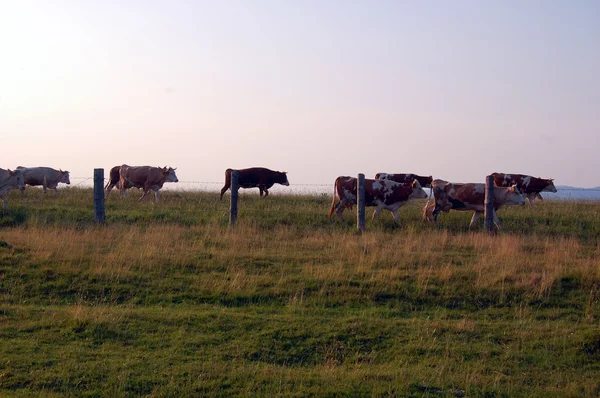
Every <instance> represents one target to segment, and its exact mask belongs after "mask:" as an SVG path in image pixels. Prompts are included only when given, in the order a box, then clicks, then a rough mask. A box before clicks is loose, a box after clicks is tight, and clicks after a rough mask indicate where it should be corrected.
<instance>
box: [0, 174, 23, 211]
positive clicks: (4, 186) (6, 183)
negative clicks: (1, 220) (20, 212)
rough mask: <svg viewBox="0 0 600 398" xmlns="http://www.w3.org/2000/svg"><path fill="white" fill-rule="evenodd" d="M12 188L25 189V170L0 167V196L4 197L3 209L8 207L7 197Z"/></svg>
mask: <svg viewBox="0 0 600 398" xmlns="http://www.w3.org/2000/svg"><path fill="white" fill-rule="evenodd" d="M11 189H20V190H24V189H25V178H24V177H23V171H21V170H18V169H17V170H15V171H12V170H10V169H9V170H4V169H0V197H1V198H2V201H3V202H4V204H3V207H2V208H3V209H6V205H7V204H8V199H6V193H7V192H8V191H10V190H11Z"/></svg>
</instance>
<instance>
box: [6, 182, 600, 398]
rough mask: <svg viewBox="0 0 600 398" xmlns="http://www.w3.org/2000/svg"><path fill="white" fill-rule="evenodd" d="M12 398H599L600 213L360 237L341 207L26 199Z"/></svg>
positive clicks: (14, 312)
mask: <svg viewBox="0 0 600 398" xmlns="http://www.w3.org/2000/svg"><path fill="white" fill-rule="evenodd" d="M8 196H9V204H8V210H7V211H6V212H4V213H2V215H1V218H0V395H1V396H18V397H20V396H23V397H25V396H48V397H51V396H65V395H66V396H91V397H95V396H97V397H101V396H145V395H149V396H155V397H163V396H169V397H172V396H227V397H230V396H249V395H251V396H279V397H300V396H302V397H304V396H367V397H369V396H432V397H433V396H435V397H437V396H449V397H451V396H470V397H474V396H490V397H492V396H511V397H512V396H544V397H546V396H556V397H558V396H560V397H565V396H573V397H575V396H577V397H579V396H598V395H600V328H599V326H598V325H599V320H600V203H585V202H558V201H555V202H552V201H546V202H544V203H539V202H536V205H535V206H534V207H533V208H528V207H505V208H502V209H501V210H500V211H499V213H498V215H499V217H500V219H501V221H502V224H503V230H502V231H501V232H500V233H499V234H498V235H497V236H495V237H490V236H488V235H487V233H485V232H484V228H483V221H482V220H480V221H481V222H480V224H479V227H478V228H477V229H475V230H474V231H472V232H469V231H468V230H467V226H468V224H469V220H470V217H471V213H465V212H453V213H449V214H445V213H442V214H441V215H440V222H439V225H438V227H437V228H436V227H435V226H433V225H431V224H425V223H422V222H421V212H422V208H423V205H424V203H425V201H418V202H416V203H409V204H408V205H406V206H405V207H403V208H401V209H400V211H399V215H400V219H401V222H402V226H401V227H398V226H396V225H394V222H393V220H392V218H391V216H390V215H389V213H388V212H385V211H384V212H382V214H380V216H379V218H377V219H375V220H371V219H370V216H371V214H372V211H373V210H372V208H368V209H367V223H366V227H367V231H366V232H365V233H364V234H362V235H360V234H358V233H357V232H356V220H355V218H356V213H355V212H344V222H340V221H339V220H337V219H336V218H335V217H334V218H332V219H331V220H329V219H328V218H327V214H328V211H329V208H330V206H331V196H330V195H328V196H324V195H320V196H293V195H290V196H284V195H281V194H280V193H277V194H272V195H270V196H269V197H268V198H267V199H259V198H258V193H257V190H256V189H254V190H245V191H240V201H239V214H238V220H237V225H236V226H235V228H230V227H229V225H228V217H229V215H228V209H229V202H228V199H229V196H228V195H226V197H225V199H226V200H223V201H222V202H220V201H219V193H217V192H214V193H213V192H180V191H164V192H163V193H162V195H161V200H162V201H161V202H159V203H153V201H151V200H145V201H142V202H137V197H138V196H139V195H136V192H131V193H129V195H128V197H127V199H125V200H120V199H119V198H118V195H117V194H116V193H113V195H112V196H111V197H110V198H109V199H108V200H107V201H106V221H107V223H106V225H104V226H98V225H96V224H94V222H93V208H92V204H93V201H92V189H87V188H86V189H84V188H61V189H59V191H58V194H57V195H53V194H47V195H44V194H43V193H42V192H41V190H39V189H27V191H26V194H25V195H21V193H20V192H15V191H11V192H10V194H9V195H8Z"/></svg>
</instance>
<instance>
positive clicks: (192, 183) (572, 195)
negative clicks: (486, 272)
mask: <svg viewBox="0 0 600 398" xmlns="http://www.w3.org/2000/svg"><path fill="white" fill-rule="evenodd" d="M104 181H105V183H106V181H107V180H106V177H105V179H104ZM223 185H224V182H223V181H200V180H180V181H179V182H178V183H166V184H165V185H164V187H163V189H165V190H176V191H208V192H219V191H220V190H221V188H222V187H223ZM71 186H72V187H81V188H91V187H93V186H94V177H71ZM557 190H558V192H556V193H552V192H542V196H543V197H544V199H588V200H598V201H600V187H596V188H576V187H558V188H557ZM269 191H270V192H273V193H276V192H282V193H287V194H298V195H307V194H314V195H331V194H333V183H331V184H291V185H290V186H289V187H284V186H280V185H277V184H275V185H274V186H273V187H272V188H270V189H269Z"/></svg>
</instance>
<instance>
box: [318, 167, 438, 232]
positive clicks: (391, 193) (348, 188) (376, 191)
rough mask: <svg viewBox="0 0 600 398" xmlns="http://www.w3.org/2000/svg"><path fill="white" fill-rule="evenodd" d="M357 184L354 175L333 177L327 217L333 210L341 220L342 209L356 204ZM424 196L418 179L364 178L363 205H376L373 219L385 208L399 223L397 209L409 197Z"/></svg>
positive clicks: (418, 197) (422, 197)
mask: <svg viewBox="0 0 600 398" xmlns="http://www.w3.org/2000/svg"><path fill="white" fill-rule="evenodd" d="M357 184H358V181H357V179H356V178H355V177H347V176H340V177H338V178H336V179H335V183H334V187H333V201H332V203H331V210H329V218H331V215H332V214H333V213H334V212H335V213H336V214H337V216H338V217H339V219H340V220H341V219H342V212H343V211H344V209H345V208H352V206H354V205H355V204H356V202H357V200H356V188H357ZM336 194H337V198H338V201H337V203H336ZM425 198H427V193H426V192H425V191H424V190H423V188H421V184H419V181H418V180H413V181H412V182H411V183H410V184H401V183H399V182H395V181H391V180H371V179H365V206H376V209H375V212H374V213H373V219H374V218H375V217H376V216H377V215H378V214H379V213H380V212H381V210H384V209H385V210H388V211H390V212H391V213H392V216H393V217H394V221H395V222H396V223H397V224H400V217H399V216H398V209H399V208H400V207H402V206H404V205H405V204H406V203H407V202H408V201H409V200H410V199H425Z"/></svg>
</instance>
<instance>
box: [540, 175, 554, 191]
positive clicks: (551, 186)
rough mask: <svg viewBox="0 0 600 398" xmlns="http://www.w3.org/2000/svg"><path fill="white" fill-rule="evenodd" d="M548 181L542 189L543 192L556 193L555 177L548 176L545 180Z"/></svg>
mask: <svg viewBox="0 0 600 398" xmlns="http://www.w3.org/2000/svg"><path fill="white" fill-rule="evenodd" d="M544 181H545V182H546V184H547V185H546V187H544V189H542V192H554V193H556V187H555V186H554V179H553V178H548V179H545V180H544Z"/></svg>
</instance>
